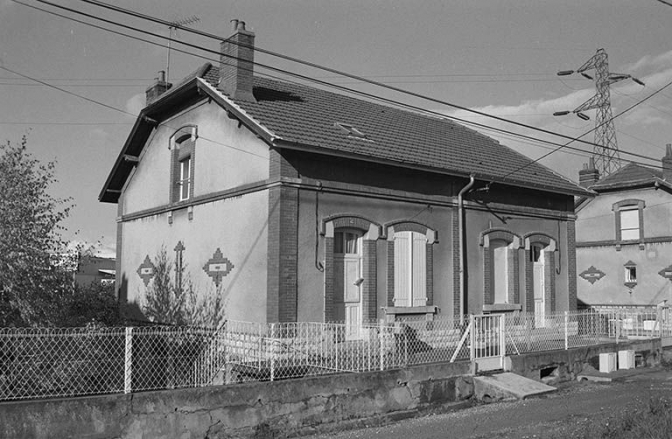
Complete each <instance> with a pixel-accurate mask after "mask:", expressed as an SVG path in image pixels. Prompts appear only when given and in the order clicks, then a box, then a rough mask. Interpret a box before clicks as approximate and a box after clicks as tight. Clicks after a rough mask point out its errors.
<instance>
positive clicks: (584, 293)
mask: <svg viewBox="0 0 672 439" xmlns="http://www.w3.org/2000/svg"><path fill="white" fill-rule="evenodd" d="M626 199H636V200H643V201H644V209H643V223H642V228H643V234H644V239H645V243H644V244H643V245H641V246H640V244H639V243H630V244H623V245H621V246H620V248H617V246H616V241H615V240H616V229H615V224H616V221H615V213H614V212H613V210H612V206H613V205H614V203H617V202H619V201H622V200H626ZM671 200H672V198H671V195H670V194H669V193H668V192H667V191H664V190H655V189H653V188H646V189H634V190H628V191H619V192H613V193H602V194H600V195H599V196H598V197H596V198H595V199H593V200H592V201H590V202H589V203H588V204H587V205H585V206H584V207H583V208H582V209H580V210H579V211H578V212H577V221H576V233H577V243H578V244H579V245H578V247H577V274H578V275H579V278H578V297H579V300H581V301H582V302H584V303H586V304H588V305H619V306H620V305H625V306H642V305H656V304H658V303H660V302H662V301H663V300H668V301H672V282H670V281H669V280H668V279H666V278H664V277H662V276H661V275H660V274H659V272H660V271H661V270H663V269H664V268H666V267H669V266H670V264H671V263H672V242H665V241H669V239H670V237H672V222H671V221H670V217H671V216H672V203H670V201H671ZM657 239H660V241H661V242H655V241H656V240H657ZM581 243H593V245H591V246H589V247H586V246H581ZM629 262H632V263H634V264H635V265H636V267H637V285H636V286H634V287H632V288H630V287H628V286H626V285H625V284H624V283H625V268H624V266H625V265H626V264H627V263H629ZM590 267H594V268H595V269H597V270H599V271H601V272H602V273H604V276H602V277H601V278H599V279H594V282H592V283H591V282H590V281H589V280H587V279H585V278H583V277H581V273H583V272H586V271H588V270H589V269H590Z"/></svg>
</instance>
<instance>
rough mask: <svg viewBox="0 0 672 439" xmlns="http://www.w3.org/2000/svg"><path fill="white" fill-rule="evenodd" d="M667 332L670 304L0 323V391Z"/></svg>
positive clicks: (181, 382)
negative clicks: (360, 320) (288, 318)
mask: <svg viewBox="0 0 672 439" xmlns="http://www.w3.org/2000/svg"><path fill="white" fill-rule="evenodd" d="M633 338H636V339H641V338H661V339H664V340H672V322H671V321H670V318H669V316H668V313H667V310H665V309H657V310H656V309H653V310H638V311H608V312H607V311H592V312H562V313H555V314H552V313H545V314H544V315H543V317H540V316H538V315H534V314H523V313H510V314H505V315H489V316H465V317H462V318H441V319H435V320H425V319H422V320H416V321H404V322H391V323H383V322H376V323H371V324H363V325H358V327H357V328H356V330H353V328H352V325H345V324H342V323H310V322H300V323H275V324H256V323H247V322H233V321H228V322H226V324H225V325H224V326H223V327H222V328H219V329H216V330H215V329H203V328H183V327H166V326H163V327H132V328H74V329H73V328H70V329H44V328H30V329H17V328H0V400H16V399H27V398H43V397H64V396H75V395H90V394H104V393H122V392H126V393H128V392H137V391H143V390H155V389H175V388H182V387H199V386H207V385H212V384H229V383H235V382H244V381H251V380H267V381H275V380H281V379H289V378H298V377H305V376H314V375H322V374H333V373H343V372H363V371H373V370H387V369H394V368H401V367H406V366H409V365H414V364H424V363H433V362H450V361H458V360H469V359H471V360H475V359H478V358H484V357H493V356H503V355H516V354H521V353H525V352H535V351H537V352H538V351H549V350H556V349H570V348H573V347H579V346H590V345H596V344H600V343H605V342H619V341H621V340H626V339H633Z"/></svg>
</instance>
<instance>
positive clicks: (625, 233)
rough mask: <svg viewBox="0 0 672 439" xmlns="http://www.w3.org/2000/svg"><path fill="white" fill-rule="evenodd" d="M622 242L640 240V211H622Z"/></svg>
mask: <svg viewBox="0 0 672 439" xmlns="http://www.w3.org/2000/svg"><path fill="white" fill-rule="evenodd" d="M619 213H620V215H621V240H622V241H629V240H637V239H639V209H628V210H621V211H620V212H619Z"/></svg>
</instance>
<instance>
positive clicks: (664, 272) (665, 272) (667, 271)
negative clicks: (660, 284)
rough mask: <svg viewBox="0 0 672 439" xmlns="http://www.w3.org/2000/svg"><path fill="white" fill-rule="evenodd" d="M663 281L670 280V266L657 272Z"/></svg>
mask: <svg viewBox="0 0 672 439" xmlns="http://www.w3.org/2000/svg"><path fill="white" fill-rule="evenodd" d="M658 274H659V275H661V276H663V277H664V278H665V279H669V280H672V265H669V266H667V267H665V268H663V269H662V270H660V271H659V272H658Z"/></svg>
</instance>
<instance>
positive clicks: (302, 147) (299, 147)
mask: <svg viewBox="0 0 672 439" xmlns="http://www.w3.org/2000/svg"><path fill="white" fill-rule="evenodd" d="M273 146H274V147H276V148H280V149H283V148H284V149H292V150H296V151H305V152H312V153H317V154H322V155H329V156H333V157H341V158H349V159H355V160H361V161H366V162H371V163H377V164H382V165H391V166H397V167H403V168H408V169H415V170H419V171H425V172H432V173H436V174H443V175H450V176H452V177H460V178H465V179H469V177H470V175H472V174H473V175H474V178H476V179H477V180H480V181H483V182H493V183H497V184H502V185H507V186H515V187H522V188H525V189H533V190H539V191H543V192H552V193H556V194H563V195H571V196H581V197H586V198H592V197H594V196H595V195H596V194H595V192H593V191H591V190H589V189H585V188H581V187H580V186H578V185H577V189H578V190H576V191H569V190H566V191H565V190H559V189H558V188H556V187H548V186H544V185H538V186H534V185H530V184H529V183H527V182H519V181H516V180H511V179H507V180H502V179H498V178H497V177H493V176H491V175H484V174H480V173H466V172H465V173H460V172H455V171H450V170H447V169H444V168H432V167H429V166H422V165H416V164H413V163H408V162H400V161H395V160H385V159H380V158H377V157H371V156H368V155H362V154H354V153H347V152H343V151H336V150H330V149H324V148H321V147H319V146H315V145H309V144H300V143H296V142H290V141H287V140H283V139H279V138H276V139H275V140H274V141H273Z"/></svg>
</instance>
